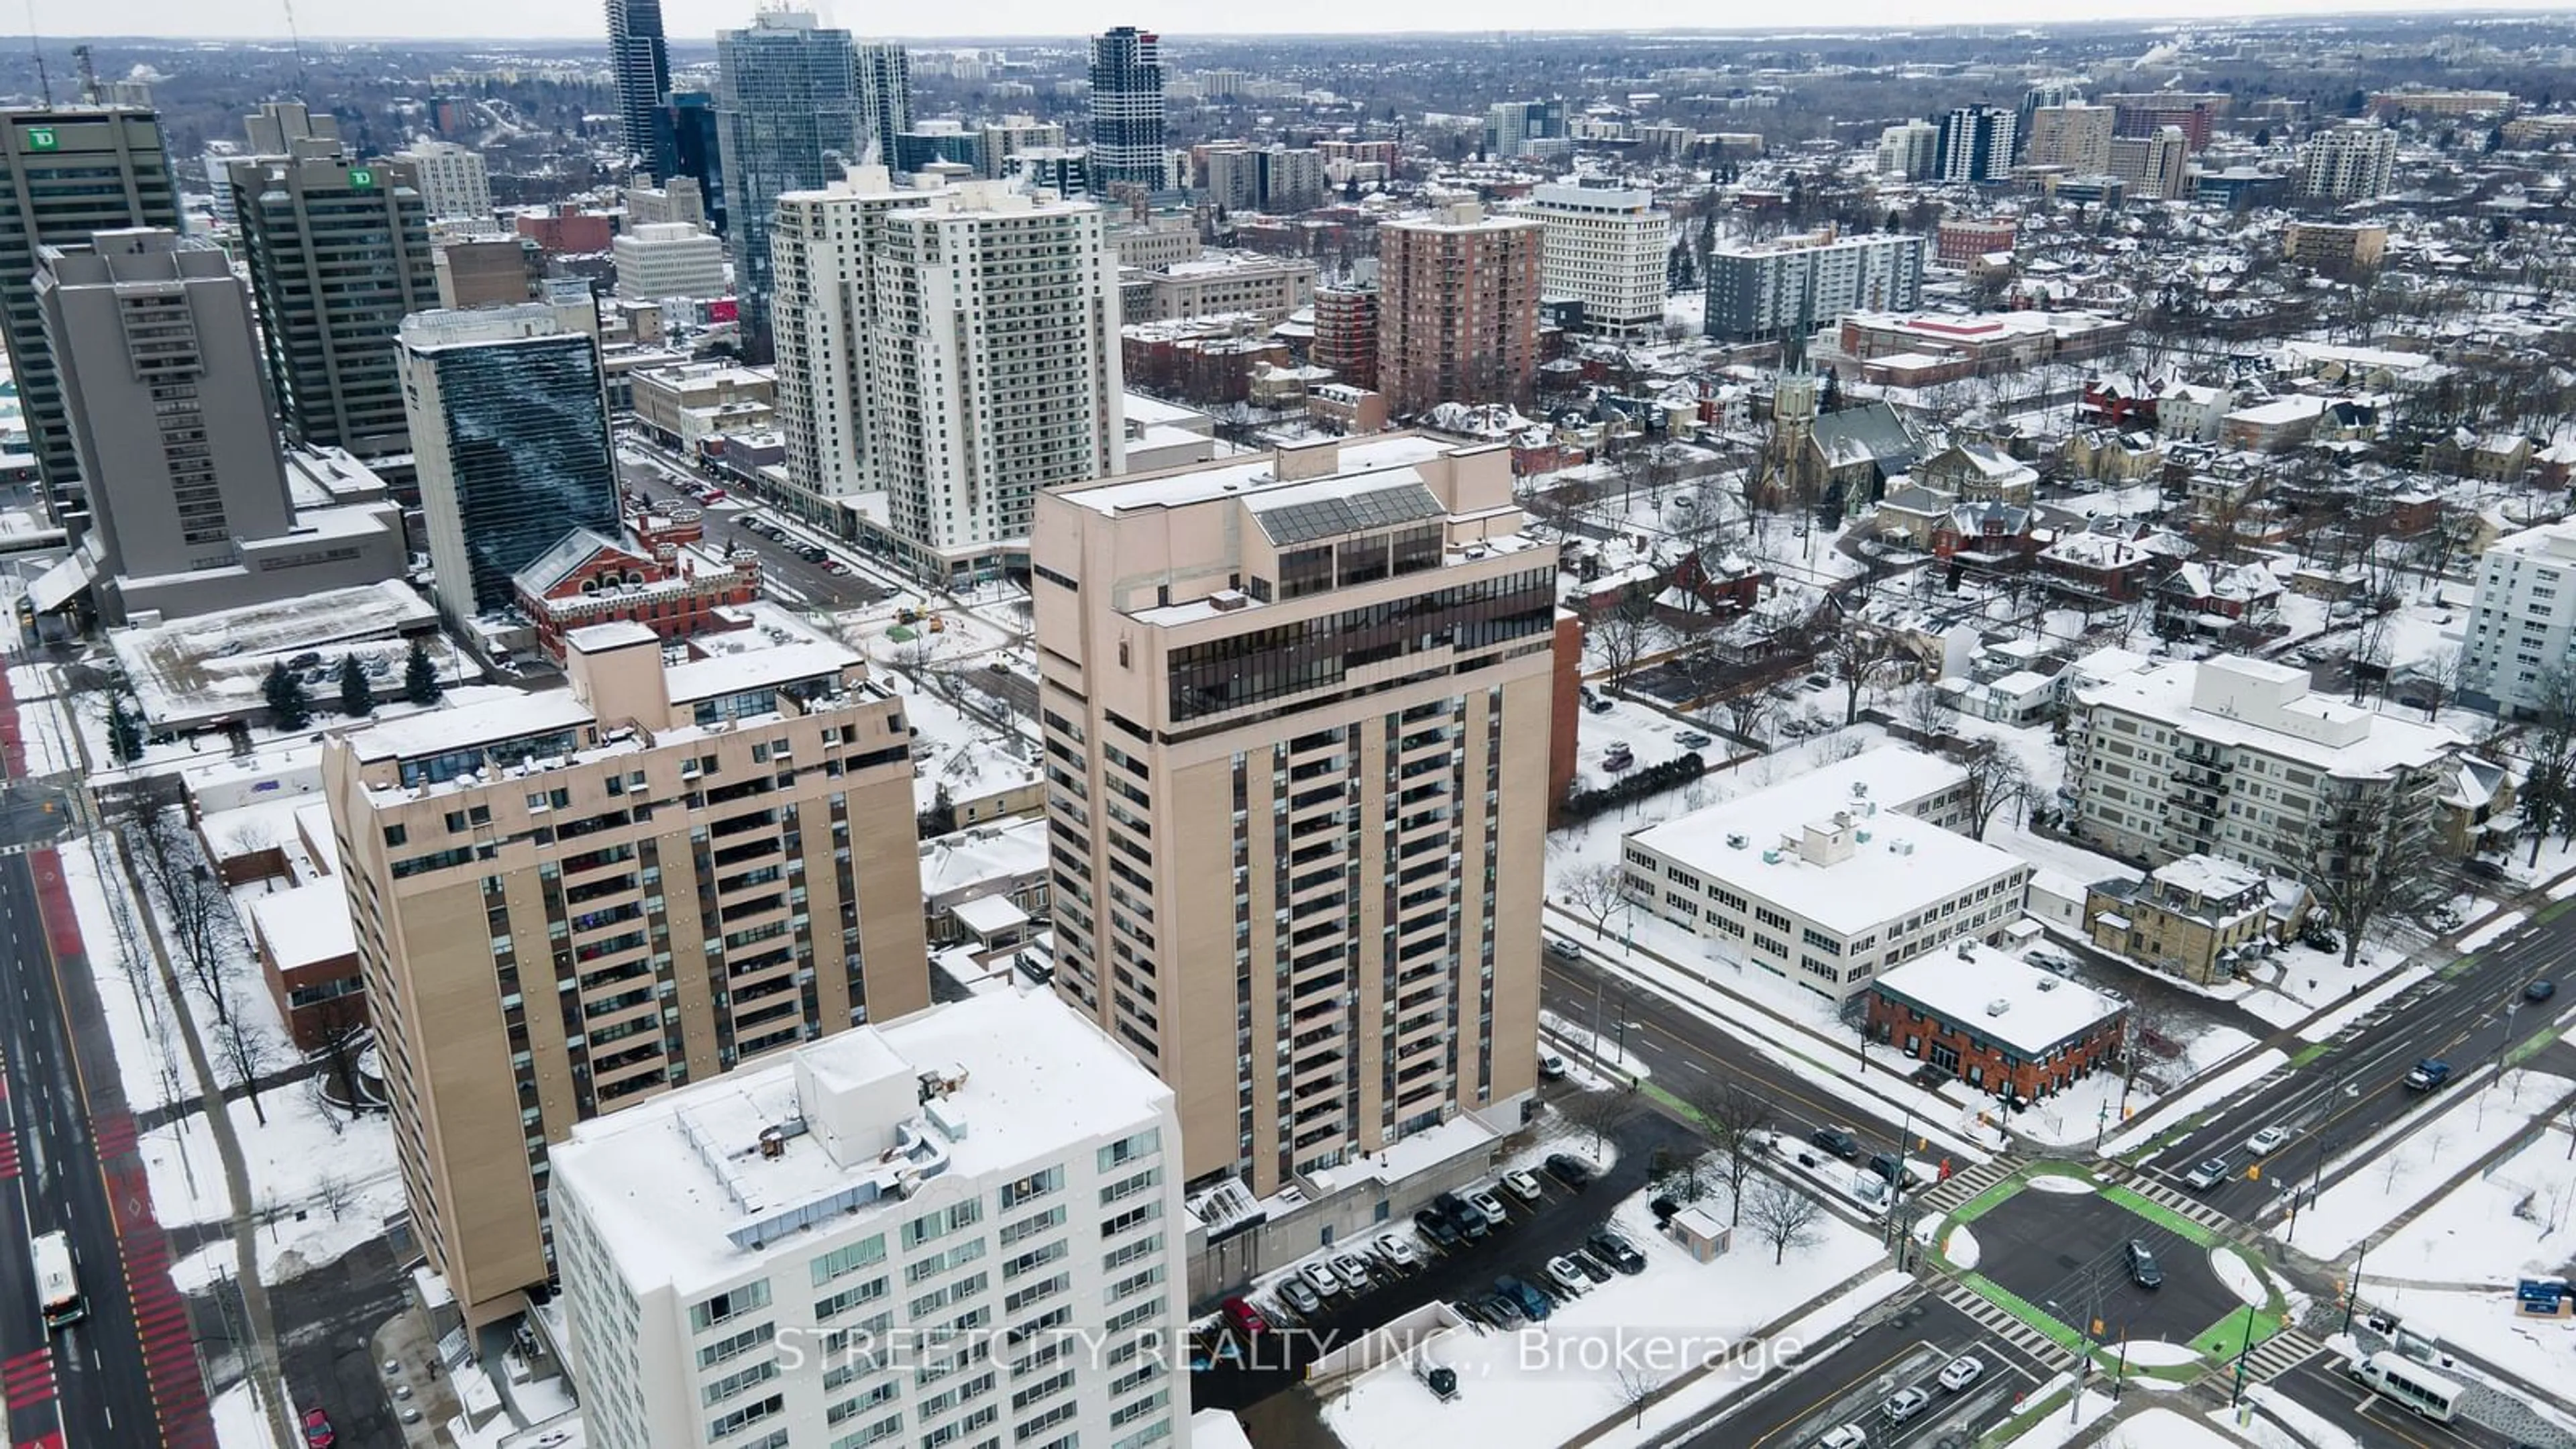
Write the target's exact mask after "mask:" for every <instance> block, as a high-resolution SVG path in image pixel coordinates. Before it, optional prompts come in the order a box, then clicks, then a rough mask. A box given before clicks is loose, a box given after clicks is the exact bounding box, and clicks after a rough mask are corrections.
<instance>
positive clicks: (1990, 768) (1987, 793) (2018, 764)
mask: <svg viewBox="0 0 2576 1449" xmlns="http://www.w3.org/2000/svg"><path fill="white" fill-rule="evenodd" d="M1960 763H1961V767H1962V768H1963V770H1964V771H1965V778H1963V779H1962V780H1961V781H1960V786H1961V788H1962V789H1963V790H1965V791H1966V792H1967V793H1966V796H1965V798H1963V799H1962V800H1961V801H1960V804H1961V806H1962V807H1963V808H1964V809H1965V810H1966V811H1967V812H1968V836H1969V838H1970V839H1972V840H1983V839H1985V838H1986V827H1987V826H1988V825H1989V824H1991V823H1993V821H1994V818H1995V812H1996V811H1998V810H2001V809H2002V808H2003V807H2004V806H2006V805H2009V804H2011V803H2012V802H2014V801H2016V800H2020V799H2022V798H2024V797H2025V796H2027V795H2028V794H2029V793H2030V767H2029V766H2028V765H2025V764H2023V763H2022V758H2021V756H2019V755H2017V754H2014V753H2013V752H2012V751H2011V750H2008V749H2005V748H2004V747H2003V746H2002V745H2000V744H1998V743H1996V742H1995V741H1993V740H1986V741H1984V742H1983V743H1982V745H1981V746H1980V747H1979V748H1978V749H1976V750H1975V751H1973V752H1971V753H1970V754H1969V756H1968V758H1967V759H1965V760H1963V761H1961V762H1960Z"/></svg>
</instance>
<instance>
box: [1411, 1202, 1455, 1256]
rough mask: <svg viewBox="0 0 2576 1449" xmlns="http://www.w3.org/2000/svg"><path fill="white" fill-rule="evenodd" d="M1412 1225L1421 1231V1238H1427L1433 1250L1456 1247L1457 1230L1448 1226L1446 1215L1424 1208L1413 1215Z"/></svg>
mask: <svg viewBox="0 0 2576 1449" xmlns="http://www.w3.org/2000/svg"><path fill="white" fill-rule="evenodd" d="M1413 1225H1414V1226H1415V1227H1417V1228H1420V1229H1421V1230H1422V1236H1424V1237H1426V1238H1429V1239H1430V1240H1431V1246H1433V1247H1435V1248H1454V1247H1456V1246H1458V1230H1457V1228H1455V1227H1453V1226H1451V1225H1450V1222H1449V1215H1448V1214H1447V1213H1444V1212H1435V1211H1433V1210H1432V1209H1430V1208H1424V1209H1423V1210H1422V1211H1420V1212H1418V1213H1415V1214H1414V1215H1413Z"/></svg>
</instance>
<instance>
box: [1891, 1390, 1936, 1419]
mask: <svg viewBox="0 0 2576 1449" xmlns="http://www.w3.org/2000/svg"><path fill="white" fill-rule="evenodd" d="M1931 1402H1932V1395H1931V1394H1929V1393H1927V1392H1925V1391H1924V1390H1923V1389H1922V1388H1921V1387H1920V1386H1919V1385H1918V1386H1909V1387H1906V1388H1902V1389H1898V1390H1897V1391H1896V1392H1895V1393H1892V1394H1890V1395H1888V1396H1887V1404H1886V1411H1887V1421H1888V1422H1889V1423H1891V1424H1902V1423H1904V1422H1905V1421H1906V1420H1908V1419H1911V1418H1913V1417H1914V1416H1915V1415H1917V1414H1919V1413H1922V1412H1923V1410H1924V1409H1925V1408H1926V1407H1928V1406H1929V1405H1930V1404H1931Z"/></svg>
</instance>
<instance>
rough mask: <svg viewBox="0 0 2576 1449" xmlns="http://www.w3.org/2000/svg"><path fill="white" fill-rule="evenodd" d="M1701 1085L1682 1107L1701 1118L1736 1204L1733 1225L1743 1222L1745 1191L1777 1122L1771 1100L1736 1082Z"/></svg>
mask: <svg viewBox="0 0 2576 1449" xmlns="http://www.w3.org/2000/svg"><path fill="white" fill-rule="evenodd" d="M1701 1083H1702V1085H1701V1086H1700V1087H1699V1088H1698V1089H1696V1090H1694V1091H1691V1092H1688V1093H1686V1094H1684V1096H1683V1098H1682V1102H1683V1105H1685V1106H1687V1107H1689V1108H1690V1109H1691V1113H1692V1115H1693V1116H1696V1117H1698V1118H1699V1125H1700V1130H1701V1131H1702V1132H1705V1133H1707V1134H1708V1141H1709V1145H1710V1146H1711V1147H1713V1148H1715V1149H1716V1156H1717V1173H1718V1177H1719V1179H1720V1180H1721V1181H1723V1182H1725V1184H1726V1190H1727V1195H1728V1197H1729V1198H1730V1199H1731V1200H1732V1202H1733V1215H1732V1216H1731V1217H1730V1218H1729V1219H1728V1221H1729V1222H1730V1223H1734V1224H1738V1225H1740V1224H1742V1223H1743V1221H1744V1187H1745V1184H1746V1183H1747V1182H1749V1181H1751V1180H1752V1177H1753V1172H1754V1168H1755V1165H1756V1164H1757V1163H1758V1162H1759V1161H1760V1160H1761V1158H1762V1155H1763V1153H1764V1152H1765V1151H1766V1150H1767V1149H1768V1148H1769V1147H1770V1144H1771V1124H1772V1123H1773V1122H1774V1121H1775V1120H1777V1118H1776V1116H1775V1114H1774V1113H1773V1112H1772V1110H1771V1102H1770V1099H1769V1098H1767V1097H1765V1096H1763V1095H1762V1094H1761V1093H1759V1092H1756V1091H1754V1090H1753V1089H1751V1088H1750V1087H1747V1086H1745V1085H1743V1084H1742V1083H1740V1082H1735V1081H1721V1080H1719V1079H1717V1078H1714V1077H1703V1078H1701Z"/></svg>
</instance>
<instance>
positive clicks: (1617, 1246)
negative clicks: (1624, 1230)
mask: <svg viewBox="0 0 2576 1449" xmlns="http://www.w3.org/2000/svg"><path fill="white" fill-rule="evenodd" d="M1583 1245H1584V1246H1585V1247H1587V1248H1589V1249H1591V1250H1592V1251H1593V1252H1595V1253H1598V1254H1600V1255H1601V1261H1603V1262H1605V1263H1608V1264H1609V1265H1610V1266H1611V1267H1613V1268H1616V1269H1618V1270H1619V1271H1620V1272H1622V1273H1626V1274H1630V1275H1632V1276H1633V1275H1635V1274H1638V1273H1643V1272H1644V1271H1646V1255H1645V1254H1643V1253H1640V1252H1638V1251H1637V1249H1636V1247H1635V1246H1634V1245H1633V1244H1631V1243H1630V1242H1629V1241H1628V1240H1627V1239H1626V1238H1623V1237H1621V1236H1619V1235H1618V1234H1617V1233H1614V1232H1612V1231H1610V1230H1609V1229H1608V1228H1595V1229H1593V1230H1592V1236H1590V1237H1588V1238H1585V1239H1584V1240H1583Z"/></svg>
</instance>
